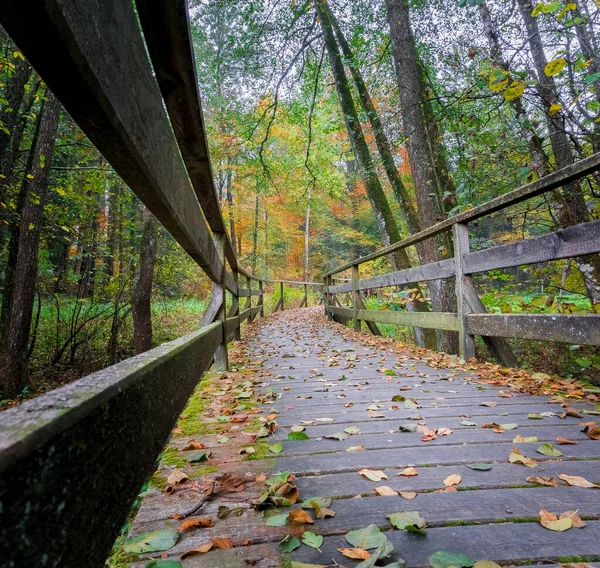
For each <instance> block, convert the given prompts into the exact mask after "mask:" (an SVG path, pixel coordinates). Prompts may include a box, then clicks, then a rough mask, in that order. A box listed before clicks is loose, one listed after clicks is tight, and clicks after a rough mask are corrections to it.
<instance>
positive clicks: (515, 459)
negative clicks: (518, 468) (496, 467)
mask: <svg viewBox="0 0 600 568" xmlns="http://www.w3.org/2000/svg"><path fill="white" fill-rule="evenodd" d="M508 461H509V462H510V463H521V464H523V465H526V466H527V467H537V463H536V462H535V460H532V459H531V458H528V457H527V456H524V455H523V454H522V453H521V450H519V448H513V450H512V452H511V453H510V455H509V456H508Z"/></svg>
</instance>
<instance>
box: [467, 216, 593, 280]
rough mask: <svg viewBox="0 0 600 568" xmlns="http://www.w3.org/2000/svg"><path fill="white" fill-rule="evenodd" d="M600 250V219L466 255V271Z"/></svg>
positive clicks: (502, 266) (579, 254) (491, 268)
mask: <svg viewBox="0 0 600 568" xmlns="http://www.w3.org/2000/svg"><path fill="white" fill-rule="evenodd" d="M598 252H600V220H598V221H590V222H589V223H582V224H581V225H576V226H574V227H569V228H567V229H564V230H563V231H557V232H556V233H550V234H549V235H545V236H543V237H537V238H535V239H524V240H522V241H519V242H517V243H512V244H509V245H503V246H499V247H492V248H489V249H485V250H480V251H477V252H472V253H470V254H468V255H466V256H465V258H464V263H465V274H472V273H475V272H485V271H487V270H496V269H497V268H509V267H511V266H521V265H523V264H535V263H537V262H547V261H551V260H559V259H561V258H572V257H577V256H584V255H586V254H594V253H598Z"/></svg>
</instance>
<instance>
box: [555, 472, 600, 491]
mask: <svg viewBox="0 0 600 568" xmlns="http://www.w3.org/2000/svg"><path fill="white" fill-rule="evenodd" d="M558 477H559V478H560V479H562V480H563V481H566V482H567V483H568V484H569V485H573V486H575V487H589V488H592V489H600V485H596V484H594V483H592V482H590V481H588V480H587V479H586V478H585V477H579V476H578V475H567V474H566V473H561V474H559V475H558Z"/></svg>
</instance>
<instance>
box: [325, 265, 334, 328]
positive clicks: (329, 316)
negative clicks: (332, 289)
mask: <svg viewBox="0 0 600 568" xmlns="http://www.w3.org/2000/svg"><path fill="white" fill-rule="evenodd" d="M329 286H331V276H326V277H325V296H324V298H325V300H324V301H325V315H326V316H327V319H328V320H329V321H332V320H333V314H332V313H331V312H330V311H329V305H330V304H329V303H330V302H331V294H330V293H329Z"/></svg>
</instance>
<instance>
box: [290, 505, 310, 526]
mask: <svg viewBox="0 0 600 568" xmlns="http://www.w3.org/2000/svg"><path fill="white" fill-rule="evenodd" d="M287 520H288V521H289V522H290V523H298V524H306V523H308V524H311V525H312V524H313V523H314V521H313V520H312V517H311V516H310V515H309V514H308V511H305V510H304V509H292V510H291V511H290V512H289V514H288V517H287Z"/></svg>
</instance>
